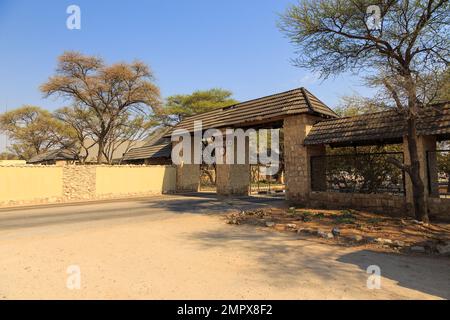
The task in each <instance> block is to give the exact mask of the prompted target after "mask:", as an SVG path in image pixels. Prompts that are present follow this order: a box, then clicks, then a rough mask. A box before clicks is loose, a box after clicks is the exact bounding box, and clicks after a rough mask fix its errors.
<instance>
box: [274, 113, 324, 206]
mask: <svg viewBox="0 0 450 320" xmlns="http://www.w3.org/2000/svg"><path fill="white" fill-rule="evenodd" d="M320 120H321V118H318V117H315V116H311V115H307V114H302V115H297V116H292V117H288V118H285V119H284V126H283V130H284V153H285V154H284V162H285V171H286V172H285V179H286V200H287V201H288V202H289V203H292V204H301V205H307V204H308V202H309V194H310V192H311V161H310V160H311V157H312V156H319V155H325V146H323V145H320V146H309V147H307V146H304V145H303V141H304V140H305V137H306V136H307V134H308V133H309V131H310V130H311V128H312V126H313V125H314V124H315V123H317V122H318V121H320ZM323 177H325V175H323Z"/></svg>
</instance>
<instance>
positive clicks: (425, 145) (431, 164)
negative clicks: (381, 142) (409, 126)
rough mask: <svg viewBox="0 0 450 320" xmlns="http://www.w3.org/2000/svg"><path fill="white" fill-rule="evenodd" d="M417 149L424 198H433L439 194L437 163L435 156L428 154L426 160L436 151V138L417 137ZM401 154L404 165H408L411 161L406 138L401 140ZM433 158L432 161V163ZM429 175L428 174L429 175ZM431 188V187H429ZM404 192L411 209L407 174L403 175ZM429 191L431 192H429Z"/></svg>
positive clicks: (411, 198) (411, 202)
mask: <svg viewBox="0 0 450 320" xmlns="http://www.w3.org/2000/svg"><path fill="white" fill-rule="evenodd" d="M417 148H418V152H419V161H420V176H421V177H422V180H423V182H424V184H425V196H426V197H429V196H433V195H436V193H437V194H439V190H437V184H436V182H437V161H436V154H435V153H431V154H430V161H428V159H427V154H428V152H433V151H436V137H434V136H419V139H418V142H417ZM403 154H404V157H405V164H410V163H411V160H410V157H409V152H408V140H407V138H406V137H404V138H403ZM433 157H434V161H433ZM429 173H430V174H429ZM430 186H431V187H430ZM405 189H406V190H405V191H406V202H407V203H408V206H409V207H410V208H413V193H412V182H411V179H410V178H409V176H408V174H405ZM430 191H431V192H430Z"/></svg>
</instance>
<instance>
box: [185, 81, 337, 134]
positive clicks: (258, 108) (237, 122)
mask: <svg viewBox="0 0 450 320" xmlns="http://www.w3.org/2000/svg"><path fill="white" fill-rule="evenodd" d="M302 113H310V114H315V115H320V116H323V117H324V118H337V117H338V115H337V114H336V113H335V112H334V111H333V110H331V109H330V108H329V107H328V106H326V105H325V104H324V103H323V102H322V101H320V100H319V99H318V98H317V97H315V96H314V95H313V94H312V93H311V92H309V91H308V90H306V89H305V88H299V89H294V90H290V91H287V92H283V93H278V94H274V95H271V96H267V97H263V98H259V99H255V100H250V101H246V102H242V103H238V104H236V105H232V106H229V107H225V108H219V109H216V110H213V111H209V112H206V113H202V114H199V115H195V116H192V117H189V118H186V119H184V120H183V121H182V122H181V123H180V124H178V125H177V126H176V129H186V130H188V131H190V132H193V131H194V121H202V126H203V129H209V128H224V127H238V126H247V125H251V124H254V123H261V122H265V123H268V122H271V121H275V120H280V119H283V118H285V117H286V116H290V115H296V114H302Z"/></svg>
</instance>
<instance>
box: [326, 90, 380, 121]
mask: <svg viewBox="0 0 450 320" xmlns="http://www.w3.org/2000/svg"><path fill="white" fill-rule="evenodd" d="M387 108H388V107H387V106H386V105H384V104H383V103H380V102H378V101H376V100H375V99H369V98H365V97H361V96H359V95H352V96H343V97H341V101H340V103H339V105H338V107H337V108H336V109H335V110H334V111H335V112H336V113H337V114H338V115H340V116H341V117H353V116H359V115H363V114H367V113H374V112H380V111H384V110H386V109H387Z"/></svg>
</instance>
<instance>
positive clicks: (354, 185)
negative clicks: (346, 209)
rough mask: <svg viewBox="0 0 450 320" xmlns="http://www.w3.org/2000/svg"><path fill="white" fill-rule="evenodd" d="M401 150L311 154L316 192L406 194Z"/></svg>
mask: <svg viewBox="0 0 450 320" xmlns="http://www.w3.org/2000/svg"><path fill="white" fill-rule="evenodd" d="M393 159H395V160H396V161H398V162H401V163H403V162H404V156H403V153H402V152H383V153H364V154H342V155H328V156H317V157H311V187H312V190H313V191H328V192H342V193H368V194H373V193H388V194H396V195H404V194H405V175H404V172H403V170H401V169H400V168H398V167H397V166H396V165H395V164H393V161H392V160H393Z"/></svg>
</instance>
